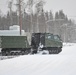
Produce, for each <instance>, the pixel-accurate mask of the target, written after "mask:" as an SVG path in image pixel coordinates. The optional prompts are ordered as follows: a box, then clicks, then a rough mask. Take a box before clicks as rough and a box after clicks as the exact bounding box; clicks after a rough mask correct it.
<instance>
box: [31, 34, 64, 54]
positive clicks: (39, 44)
mask: <svg viewBox="0 0 76 75" xmlns="http://www.w3.org/2000/svg"><path fill="white" fill-rule="evenodd" d="M31 46H32V48H33V50H34V52H35V53H36V52H37V50H38V49H39V50H48V51H49V54H58V53H60V52H61V51H62V46H63V45H62V40H61V39H60V37H59V36H58V35H53V34H51V33H33V34H32V42H31Z"/></svg>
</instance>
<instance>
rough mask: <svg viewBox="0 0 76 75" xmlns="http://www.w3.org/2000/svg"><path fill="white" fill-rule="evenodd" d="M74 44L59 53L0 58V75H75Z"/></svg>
mask: <svg viewBox="0 0 76 75" xmlns="http://www.w3.org/2000/svg"><path fill="white" fill-rule="evenodd" d="M75 49H76V44H72V45H65V46H64V47H63V50H62V52H61V53H60V54H54V55H53V54H52V55H38V54H37V55H24V56H19V57H15V58H12V59H6V60H0V75H76V50H75Z"/></svg>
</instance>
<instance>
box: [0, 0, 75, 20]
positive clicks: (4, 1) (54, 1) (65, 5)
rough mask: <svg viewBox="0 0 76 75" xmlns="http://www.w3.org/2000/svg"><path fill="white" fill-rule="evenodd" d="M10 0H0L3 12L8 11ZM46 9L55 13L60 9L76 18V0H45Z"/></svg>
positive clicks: (0, 7)
mask: <svg viewBox="0 0 76 75" xmlns="http://www.w3.org/2000/svg"><path fill="white" fill-rule="evenodd" d="M8 1H9V0H0V9H1V11H2V12H3V13H6V11H7V10H8V9H7V5H8ZM25 1H26V0H25ZM45 1H46V4H45V7H44V8H45V9H46V10H52V12H53V13H55V12H56V11H59V10H63V12H64V13H65V14H66V15H67V16H68V17H70V18H72V19H75V20H76V0H45Z"/></svg>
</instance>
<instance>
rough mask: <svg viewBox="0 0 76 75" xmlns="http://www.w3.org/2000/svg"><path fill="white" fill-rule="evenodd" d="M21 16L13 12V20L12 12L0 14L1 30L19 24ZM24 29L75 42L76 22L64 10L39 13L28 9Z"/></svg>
mask: <svg viewBox="0 0 76 75" xmlns="http://www.w3.org/2000/svg"><path fill="white" fill-rule="evenodd" d="M18 19H19V16H18V15H17V12H12V20H11V15H10V12H8V13H7V15H6V16H2V15H0V30H8V29H9V26H11V22H12V25H19V22H18V21H19V20H18ZM22 29H24V30H25V31H26V32H35V33H36V32H42V33H44V32H46V33H48V32H49V33H52V34H56V35H59V36H60V37H61V38H62V40H63V41H64V42H73V41H74V42H75V40H76V38H75V35H74V34H75V33H76V32H75V24H74V22H73V21H72V20H71V19H68V17H67V15H65V14H64V12H63V10H60V11H58V12H56V13H55V15H54V14H53V13H52V11H51V10H50V11H46V12H45V11H44V10H43V9H42V10H41V12H40V13H39V14H38V13H37V12H36V13H35V14H31V15H30V14H28V13H27V12H26V11H24V13H23V14H22Z"/></svg>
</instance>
